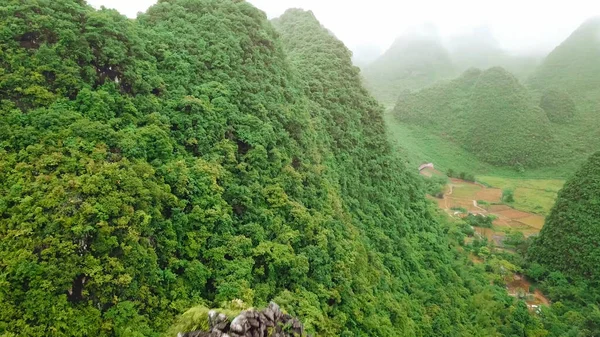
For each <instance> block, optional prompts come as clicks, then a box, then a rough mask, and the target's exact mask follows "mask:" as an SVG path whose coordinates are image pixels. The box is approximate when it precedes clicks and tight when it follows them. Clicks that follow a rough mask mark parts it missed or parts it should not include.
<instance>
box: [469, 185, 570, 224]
mask: <svg viewBox="0 0 600 337" xmlns="http://www.w3.org/2000/svg"><path fill="white" fill-rule="evenodd" d="M477 181H480V182H482V183H484V184H486V185H489V186H491V187H495V188H499V189H502V190H504V189H511V190H513V191H514V197H515V201H514V203H513V205H512V206H513V207H514V208H516V209H519V210H522V211H526V212H531V213H535V214H540V215H547V214H548V213H549V212H550V209H551V208H552V205H554V201H555V200H556V195H557V193H558V191H560V189H561V188H562V186H563V185H564V183H565V182H564V180H560V179H519V178H504V177H494V176H477Z"/></svg>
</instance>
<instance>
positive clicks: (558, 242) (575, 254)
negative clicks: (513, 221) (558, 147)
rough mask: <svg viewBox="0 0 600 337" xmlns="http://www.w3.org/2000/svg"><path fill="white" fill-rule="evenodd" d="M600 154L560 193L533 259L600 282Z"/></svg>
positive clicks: (536, 242) (588, 162)
mask: <svg viewBox="0 0 600 337" xmlns="http://www.w3.org/2000/svg"><path fill="white" fill-rule="evenodd" d="M599 178H600V152H597V153H595V154H594V155H592V156H591V157H590V158H589V160H588V161H587V162H586V163H585V164H584V165H583V166H582V167H581V168H580V169H579V171H578V172H576V173H575V175H574V176H573V177H572V178H571V179H570V180H569V181H567V183H566V184H565V186H564V188H563V189H562V190H561V191H560V192H559V194H558V199H557V200H556V204H555V205H554V207H553V208H552V212H551V213H550V215H549V216H548V218H547V219H546V224H545V225H544V228H543V229H542V231H541V232H540V236H539V238H538V239H537V240H536V241H535V243H534V245H533V246H532V247H531V248H530V254H529V255H530V258H531V260H533V261H535V262H538V263H540V264H542V265H546V266H548V267H550V268H551V269H553V270H557V271H561V272H563V273H565V274H567V275H571V276H580V277H586V278H589V279H590V280H593V281H595V282H597V281H600V270H598V268H597V266H598V265H599V264H600V249H599V248H598V242H600V207H599V204H600V180H599Z"/></svg>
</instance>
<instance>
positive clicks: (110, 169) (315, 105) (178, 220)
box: [0, 0, 541, 337]
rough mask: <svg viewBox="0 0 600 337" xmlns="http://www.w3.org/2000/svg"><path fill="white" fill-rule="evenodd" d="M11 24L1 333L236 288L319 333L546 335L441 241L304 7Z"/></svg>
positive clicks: (47, 8)
mask: <svg viewBox="0 0 600 337" xmlns="http://www.w3.org/2000/svg"><path fill="white" fill-rule="evenodd" d="M0 19H1V20H0V31H2V32H3V34H1V35H0V48H1V53H2V59H1V61H0V62H2V72H1V73H0V88H2V90H0V269H1V271H2V272H1V273H0V285H2V286H1V287H0V302H1V303H2V306H0V335H3V336H34V337H38V336H39V337H42V336H48V335H52V336H60V337H62V336H65V337H66V336H160V335H163V333H165V331H167V330H168V328H169V327H170V326H172V325H173V323H174V321H175V317H176V316H178V315H180V314H181V313H183V312H186V311H187V310H188V309H189V308H191V307H196V306H199V307H200V308H207V307H221V306H223V305H224V304H227V303H231V301H232V300H233V301H234V302H235V303H237V304H238V305H239V306H240V307H242V306H243V307H264V306H265V305H266V304H267V303H268V302H269V301H271V300H275V301H276V302H277V303H279V304H281V305H282V306H283V307H284V308H285V310H287V311H288V312H289V313H291V314H293V315H295V316H298V317H299V318H300V319H301V320H302V321H303V323H304V326H305V328H306V329H307V331H308V332H310V333H312V334H315V335H318V336H498V335H525V334H526V332H527V333H528V334H530V335H533V334H536V333H538V332H539V327H540V324H539V321H538V319H537V318H536V317H535V316H533V315H529V314H528V312H527V308H526V306H525V304H524V303H523V302H517V301H515V300H513V299H512V298H511V297H509V296H508V295H507V294H506V292H505V290H504V288H503V286H502V284H501V283H497V284H495V285H491V284H490V282H489V280H488V279H486V278H485V277H484V274H483V268H481V269H475V268H472V267H469V266H467V265H466V263H465V260H466V257H465V256H464V255H461V254H459V253H458V252H456V251H454V250H452V249H451V248H450V247H451V243H450V241H449V239H448V237H447V234H448V231H449V230H451V229H450V227H449V226H445V225H444V226H443V223H440V221H441V219H438V218H437V217H435V216H434V215H433V213H432V212H431V211H430V210H431V204H430V203H429V202H428V201H426V199H425V198H424V191H423V189H422V186H421V182H420V180H419V179H418V178H417V177H416V176H415V174H414V173H412V172H411V171H412V170H409V169H407V168H406V167H404V165H403V164H402V162H403V161H402V159H401V158H398V157H397V156H395V155H394V154H393V151H392V149H391V147H390V145H389V144H388V142H387V139H386V133H385V127H384V123H383V120H382V108H381V107H380V106H379V105H378V103H377V102H376V101H375V100H374V99H373V98H371V97H370V96H369V94H368V93H367V91H366V90H365V89H364V88H362V86H361V83H360V77H359V71H358V68H355V67H353V66H352V64H351V60H350V52H349V51H348V50H347V49H346V48H345V47H344V45H343V44H342V43H341V42H340V41H338V40H337V39H335V38H334V37H333V36H332V35H330V34H329V32H328V31H327V30H326V29H324V28H323V27H321V25H320V24H319V23H318V21H317V20H316V19H315V18H314V16H313V15H312V14H311V13H309V12H302V11H298V10H292V11H289V12H287V13H286V14H285V15H284V16H283V17H281V18H280V19H278V20H276V22H275V25H276V26H277V29H278V30H279V33H278V32H276V30H275V28H274V27H273V25H272V24H271V23H270V22H269V21H268V20H267V18H266V15H265V14H264V13H263V12H261V11H259V10H257V9H256V8H254V7H253V6H252V5H250V4H249V3H247V2H244V1H237V0H228V1H223V0H162V1H159V3H158V4H156V5H155V6H153V7H151V8H150V9H149V10H148V12H147V13H145V14H141V15H140V16H139V17H138V18H137V19H136V20H130V19H127V18H126V17H124V16H121V15H120V14H119V13H117V12H115V11H112V10H105V9H103V10H99V11H96V10H94V9H92V8H91V7H89V6H87V5H85V3H84V2H82V1H74V0H38V1H35V2H26V3H24V2H22V1H17V0H15V1H10V2H9V3H8V4H7V6H5V7H3V9H2V10H1V11H0ZM477 90H481V91H482V92H484V93H485V92H486V91H485V90H487V89H486V87H482V88H481V89H477ZM475 104H480V105H477V106H478V107H479V106H483V107H485V106H487V105H486V104H488V103H486V102H485V100H483V101H482V102H476V103H475ZM452 230H453V233H454V236H453V237H456V238H457V240H458V239H459V238H462V236H461V233H458V232H457V229H455V228H454V229H452ZM244 303H245V304H244ZM200 311H202V310H200ZM205 311H206V310H205ZM194 312H195V311H193V310H192V313H191V314H192V316H193V313H194ZM188 313H189V312H188ZM184 318H185V317H184ZM540 334H541V332H540Z"/></svg>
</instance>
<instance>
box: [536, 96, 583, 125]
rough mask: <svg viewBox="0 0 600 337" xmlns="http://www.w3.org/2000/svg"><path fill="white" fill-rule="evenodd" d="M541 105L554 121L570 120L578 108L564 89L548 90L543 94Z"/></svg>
mask: <svg viewBox="0 0 600 337" xmlns="http://www.w3.org/2000/svg"><path fill="white" fill-rule="evenodd" d="M540 107H541V108H542V109H544V111H545V112H546V116H548V119H549V120H550V121H551V122H553V123H566V122H569V121H570V120H571V119H572V118H573V116H574V115H575V112H576V110H577V108H576V106H575V102H574V101H573V100H572V99H571V97H570V96H569V95H568V94H567V93H565V92H562V91H558V90H548V91H546V92H545V93H544V95H543V96H542V99H541V101H540Z"/></svg>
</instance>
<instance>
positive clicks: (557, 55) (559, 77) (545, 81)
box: [529, 17, 600, 99]
mask: <svg viewBox="0 0 600 337" xmlns="http://www.w3.org/2000/svg"><path fill="white" fill-rule="evenodd" d="M599 58H600V17H596V18H592V19H589V20H587V21H586V22H584V23H583V24H582V25H581V26H580V27H579V28H577V30H575V31H574V32H573V33H572V34H571V36H569V37H568V38H567V39H566V40H565V41H564V42H563V43H561V44H560V45H559V46H558V47H556V48H555V49H554V50H553V51H552V52H551V53H550V54H549V55H548V56H547V57H546V59H545V60H544V61H543V62H542V64H541V65H540V67H539V68H538V69H537V70H536V71H535V73H534V74H533V75H532V76H531V78H530V80H529V84H530V85H531V87H532V88H534V89H536V90H539V91H542V90H544V89H562V90H565V91H566V92H567V93H568V94H570V95H572V96H574V97H577V98H578V99H586V98H596V99H597V98H598V97H600V62H598V59H599Z"/></svg>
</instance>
